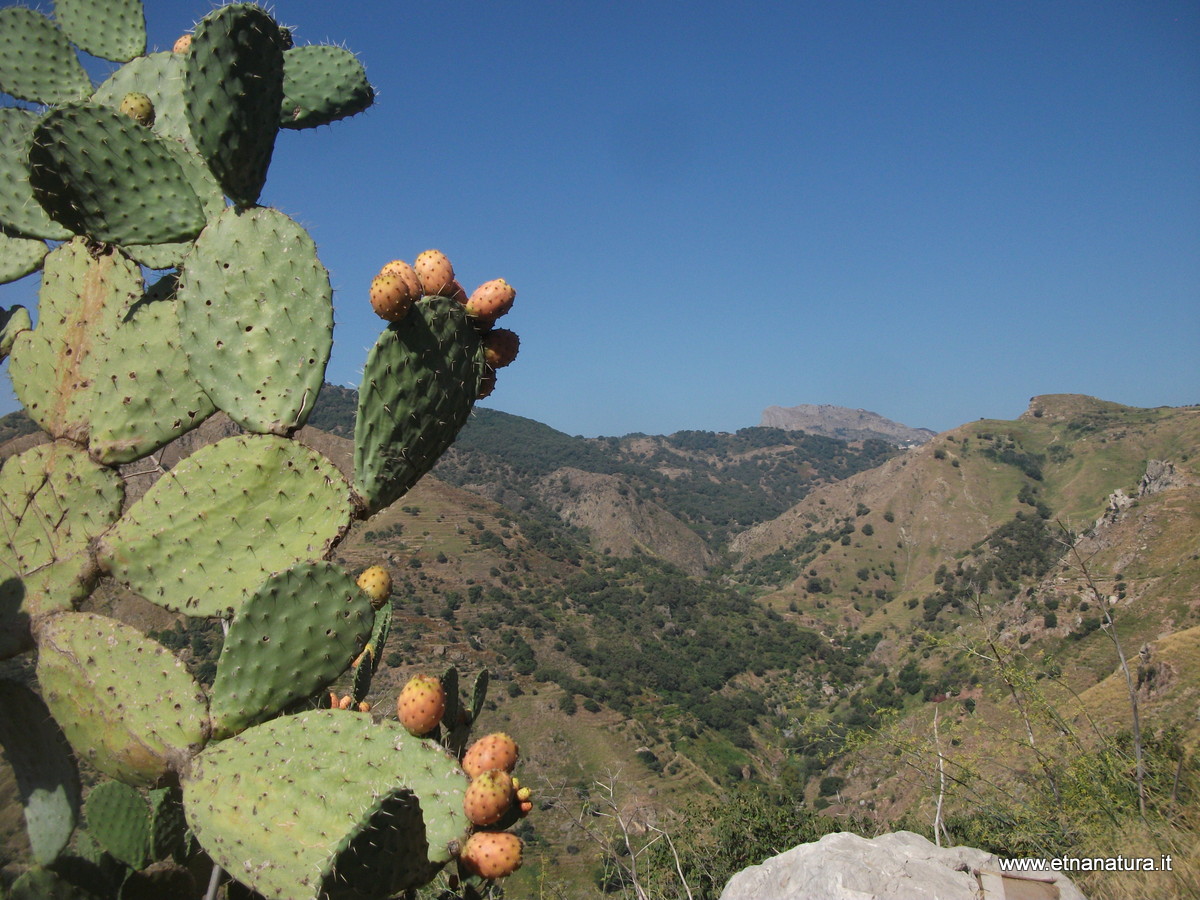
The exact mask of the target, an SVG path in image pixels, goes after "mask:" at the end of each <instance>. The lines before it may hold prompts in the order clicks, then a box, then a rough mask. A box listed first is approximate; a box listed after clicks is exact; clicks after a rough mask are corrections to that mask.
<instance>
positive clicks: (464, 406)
mask: <svg viewBox="0 0 1200 900" xmlns="http://www.w3.org/2000/svg"><path fill="white" fill-rule="evenodd" d="M77 50H82V51H85V52H87V53H89V54H92V55H94V56H98V57H101V58H104V59H107V60H111V61H113V62H114V63H121V65H120V66H119V67H118V68H117V69H116V71H114V72H113V73H112V74H111V75H110V76H109V77H108V78H107V80H105V82H104V83H103V84H101V85H99V86H95V85H93V84H92V83H91V81H90V78H89V76H88V75H87V73H86V71H85V70H84V68H83V66H82V65H81V64H80V61H79V57H78V54H77ZM0 91H2V92H4V93H6V94H8V95H10V96H11V97H13V98H16V99H17V100H19V101H22V102H26V103H29V104H38V105H41V106H42V107H44V109H43V110H42V111H38V110H33V109H26V108H18V107H16V106H14V107H6V108H0V257H2V258H3V261H2V262H0V281H11V280H15V279H17V278H21V277H24V276H26V275H28V274H30V273H33V272H36V271H38V270H41V273H42V274H41V287H40V291H39V298H38V307H39V308H38V316H37V319H38V323H37V327H36V328H35V327H34V326H33V320H32V318H31V316H30V315H29V312H28V311H26V310H25V309H23V308H21V307H14V308H13V309H11V310H0V358H3V357H8V358H9V360H10V373H11V376H12V379H13V385H14V388H15V391H16V393H17V396H18V398H19V399H20V401H21V402H22V404H23V405H24V406H25V408H26V409H27V411H28V413H29V414H30V416H31V417H32V418H33V419H34V420H35V422H36V423H37V424H38V425H39V426H40V427H41V428H42V429H43V431H44V432H45V433H46V437H47V442H46V443H43V444H42V445H40V446H35V447H33V448H32V449H31V450H27V451H26V452H24V453H21V454H19V455H17V456H14V457H12V458H11V459H9V460H8V461H6V463H5V464H4V466H3V469H2V470H0V494H2V495H3V498H2V499H3V503H0V530H2V532H3V535H4V538H3V542H2V543H0V658H8V657H12V656H16V655H18V654H21V653H25V652H27V651H29V650H31V649H34V648H36V650H37V665H36V677H37V691H36V692H34V691H30V690H28V689H26V688H24V687H22V686H19V685H16V684H13V683H8V682H3V683H0V702H2V703H3V705H4V707H5V716H4V718H3V721H0V743H2V744H3V746H4V750H5V755H6V757H7V758H8V759H9V761H10V763H11V764H12V765H13V767H14V769H15V771H16V776H17V783H18V787H19V791H20V793H21V799H22V802H23V803H24V804H25V808H26V821H27V830H28V832H29V836H30V842H31V847H32V856H33V859H32V863H33V865H32V867H31V868H30V869H29V870H28V871H27V872H26V873H24V874H23V875H22V876H21V878H20V879H19V880H18V882H17V883H16V884H15V885H14V886H13V893H12V896H50V895H53V896H96V897H109V896H112V897H116V896H118V895H121V896H126V895H130V894H131V893H132V892H134V891H135V890H140V891H143V892H145V891H150V892H153V891H155V890H157V891H159V892H160V895H163V896H165V895H167V894H170V895H171V896H185V895H194V896H199V893H200V889H199V888H198V887H197V886H196V885H195V884H194V883H193V881H192V874H191V872H190V871H189V870H186V869H178V868H177V869H176V870H173V871H168V870H167V869H163V868H160V866H168V868H169V865H168V863H169V860H170V859H171V858H173V857H174V858H183V857H184V856H186V855H188V854H192V856H193V859H192V860H191V861H192V862H193V863H194V862H195V859H194V856H195V854H197V853H203V854H206V855H207V856H208V857H209V858H210V859H211V860H214V861H215V862H216V863H217V864H218V865H219V866H221V867H224V868H225V869H227V870H228V872H229V874H230V876H231V877H233V878H235V879H237V880H238V881H240V882H242V883H243V884H244V885H245V886H246V887H248V888H250V889H252V890H255V891H258V892H260V893H263V894H269V895H270V896H276V897H284V898H296V900H301V898H316V897H347V898H349V897H354V898H373V897H380V898H382V897H385V896H389V895H391V894H394V893H396V892H398V891H404V890H408V889H410V888H414V887H418V886H421V885H423V884H426V883H428V882H429V881H430V880H431V879H432V878H433V877H434V876H435V875H436V874H437V872H438V871H439V870H440V869H441V868H442V867H443V866H445V865H446V864H447V863H448V862H450V861H451V860H452V859H453V858H454V857H455V856H456V855H457V854H458V853H459V852H460V851H461V848H462V847H463V846H464V845H465V843H466V841H467V838H468V836H469V834H470V832H471V830H472V826H471V824H470V822H469V821H468V819H467V816H466V815H465V813H464V808H463V800H464V796H465V794H466V792H467V790H468V785H469V781H468V779H467V776H466V775H465V774H464V773H463V771H462V769H461V768H460V767H459V765H458V759H459V758H460V757H461V755H462V753H463V751H464V749H465V747H466V745H467V742H468V735H469V732H470V726H471V723H472V722H473V721H474V718H475V717H476V715H477V713H478V711H479V709H480V708H481V706H482V703H483V699H484V696H485V693H486V688H487V677H486V673H482V674H481V675H480V677H479V678H478V680H477V681H476V684H475V691H474V696H473V700H472V704H471V706H470V707H465V706H464V705H463V704H462V703H461V700H460V698H459V696H458V677H457V673H456V672H453V671H452V672H450V673H447V674H446V676H445V678H444V681H445V682H446V684H447V685H448V686H449V687H450V688H451V691H452V696H451V697H450V698H449V699H448V701H447V708H448V710H449V712H450V713H451V715H449V716H448V717H447V720H446V721H445V727H444V728H441V727H438V726H437V725H436V723H435V725H434V730H433V733H432V735H431V736H430V737H426V738H423V739H418V738H415V737H412V736H410V735H409V734H408V733H407V732H406V731H405V729H404V728H403V727H402V726H401V725H400V724H399V723H398V722H396V721H394V720H392V721H377V720H376V719H375V718H374V717H372V716H371V715H370V714H369V713H368V712H367V711H366V710H369V708H370V705H369V704H368V703H367V702H366V697H367V696H368V694H369V691H370V684H371V677H372V675H373V674H374V672H375V669H376V667H377V665H378V660H379V659H380V657H381V654H382V651H383V645H384V642H385V641H386V640H387V636H388V632H389V630H390V628H391V625H392V615H391V612H392V607H391V603H390V598H389V596H388V594H389V589H390V577H388V576H387V573H386V572H373V573H372V576H371V578H370V579H369V580H368V581H366V582H364V583H362V584H361V586H360V584H359V583H356V580H355V578H354V576H353V575H351V574H350V573H348V572H346V571H344V570H342V569H341V568H340V567H339V566H338V565H336V564H335V563H333V562H332V561H331V560H332V557H333V553H334V549H335V548H336V547H337V545H338V543H339V542H340V541H341V540H342V539H343V538H344V537H345V535H346V533H347V531H348V530H349V528H350V526H351V524H352V522H353V521H354V520H355V519H362V518H365V517H366V516H367V515H369V514H371V513H373V512H375V511H377V510H379V509H381V508H383V507H385V506H387V505H389V504H390V503H392V502H394V501H395V500H396V499H398V498H399V497H400V496H401V495H403V494H404V492H405V491H407V490H408V489H409V488H410V487H411V486H412V485H413V484H414V483H415V482H416V481H417V479H419V478H420V477H421V475H423V474H424V473H425V472H426V471H428V470H429V468H431V467H432V466H433V464H434V463H435V462H436V461H437V458H438V457H439V456H440V455H441V453H442V452H443V451H444V450H445V449H446V447H447V446H449V444H450V443H451V442H452V441H453V440H454V438H455V435H456V434H457V432H458V430H459V428H461V426H462V425H463V423H464V422H465V421H466V418H467V416H468V415H469V414H470V411H471V408H472V405H473V404H474V402H475V399H476V398H477V397H478V395H479V393H480V386H481V384H483V383H485V382H487V383H490V380H491V379H492V377H493V376H494V368H496V367H499V366H500V365H503V364H504V361H501V358H500V357H497V356H496V355H495V353H493V355H492V356H491V357H489V358H485V355H484V349H483V348H484V343H485V336H486V334H487V332H488V331H489V330H490V329H491V323H492V321H493V320H494V318H495V317H496V316H497V315H498V314H499V313H498V312H496V310H495V309H494V308H493V307H488V308H487V309H485V310H483V311H480V312H474V313H472V314H468V313H469V311H468V310H466V309H465V308H464V306H463V303H464V302H465V301H466V295H465V293H464V292H463V291H462V289H461V287H460V286H459V285H458V283H457V282H456V281H455V280H454V279H453V270H452V269H450V268H449V263H448V261H445V263H444V267H443V268H445V269H446V271H447V272H448V273H449V274H448V275H447V277H445V278H442V279H441V282H440V283H438V284H436V285H434V284H433V283H432V280H430V283H429V284H428V285H423V284H422V281H421V279H420V277H419V275H418V273H417V270H416V269H414V268H412V267H405V268H404V269H403V271H404V272H405V274H406V276H407V280H406V292H407V293H406V295H405V304H404V305H405V313H404V314H403V315H401V314H400V309H399V307H398V306H397V307H393V306H389V307H388V309H389V315H390V316H392V317H393V318H394V319H395V321H392V322H391V323H390V324H388V325H387V326H386V327H384V328H383V331H382V334H381V335H380V338H379V340H378V342H377V343H376V346H375V348H374V349H372V350H371V352H370V354H369V356H368V358H367V361H366V365H365V368H364V381H363V386H362V389H361V391H360V402H359V411H358V423H357V427H356V432H355V468H354V472H353V474H352V476H350V477H346V476H343V475H342V474H341V472H339V471H338V469H337V468H335V467H334V466H333V464H332V463H331V462H330V461H329V460H327V459H325V458H324V457H323V456H321V455H320V454H318V453H316V452H314V451H312V450H310V449H308V448H307V447H305V446H303V445H302V444H300V443H299V442H298V441H297V440H295V438H294V435H295V433H296V432H297V430H298V429H300V428H301V426H303V425H304V423H305V420H306V419H307V417H308V415H309V413H310V412H311V410H312V408H313V403H314V401H315V399H316V396H317V393H318V392H319V391H320V389H321V385H322V384H323V381H324V372H325V366H326V363H327V361H328V359H329V352H330V347H331V343H332V336H333V308H332V300H331V290H330V283H329V276H328V273H327V272H326V271H325V268H324V266H323V265H322V264H321V262H320V260H319V258H318V256H317V250H316V247H315V245H314V244H313V242H312V239H311V238H310V237H309V235H308V233H307V232H306V231H305V230H304V229H303V228H302V227H301V226H300V225H298V224H297V223H296V222H294V221H292V220H291V219H289V218H288V217H286V216H284V215H283V214H282V213H280V212H278V211H277V210H273V209H270V208H266V207H263V206H260V205H258V198H259V195H260V193H261V191H262V189H263V186H264V184H265V181H266V178H267V173H268V169H269V166H270V162H271V158H272V155H273V153H274V150H275V145H276V140H277V138H278V136H279V134H280V133H281V130H292V129H301V128H313V127H317V126H321V125H326V124H329V123H331V122H335V121H338V120H340V119H343V118H345V117H348V116H353V115H355V114H356V113H358V112H361V111H362V110H364V109H366V108H367V107H368V106H370V105H371V104H372V102H373V101H374V92H373V90H372V88H371V86H370V84H369V82H368V81H367V80H366V74H365V72H364V71H363V68H362V66H361V64H360V63H359V62H358V60H357V59H356V58H355V57H354V55H353V54H352V53H350V52H349V51H348V50H345V49H343V48H340V47H334V46H325V45H319V46H301V47H296V46H293V45H292V40H291V34H290V32H289V31H288V30H287V29H284V28H281V27H280V26H279V25H278V24H277V23H276V22H275V21H274V19H273V18H272V17H271V15H270V14H269V13H268V12H267V11H266V10H264V9H263V8H261V7H259V6H256V5H253V4H249V3H232V4H229V5H226V6H221V7H219V8H217V9H214V10H213V11H212V12H210V13H209V14H208V15H206V16H205V17H204V18H203V19H202V20H201V21H200V22H199V24H198V25H197V27H196V29H195V32H194V34H193V35H191V36H190V38H189V40H187V41H181V42H180V43H179V44H177V46H176V48H175V49H174V51H173V52H156V53H149V54H147V53H146V26H145V16H144V10H143V7H142V3H141V2H140V0H57V2H56V4H55V17H54V19H50V18H48V17H46V16H44V15H42V14H41V13H38V12H35V11H32V10H29V9H25V8H23V7H20V6H11V7H8V8H5V9H0ZM230 202H231V203H232V205H229V203H230ZM47 242H56V243H55V246H54V249H51V245H50V244H48V243H47ZM441 259H442V260H444V257H442V258H441ZM428 263H429V260H428V259H427V258H425V257H423V258H422V259H421V267H422V268H423V269H424V270H425V271H426V275H427V279H432V277H433V275H432V271H433V269H432V268H430V266H429V264H428ZM405 266H406V264H405ZM142 267H147V268H151V269H158V270H171V271H169V272H168V273H167V274H166V275H165V276H164V277H162V278H161V279H160V280H159V281H157V282H155V283H154V284H151V285H147V284H146V283H145V282H144V280H143V274H142V273H143V268H142ZM435 268H436V267H435ZM506 302H511V298H509V299H508V300H507V301H506ZM507 335H508V333H504V334H500V333H497V334H496V335H495V336H493V338H492V339H491V340H490V342H489V343H490V344H491V345H496V344H497V343H498V342H504V341H507V342H508V343H511V342H512V340H514V339H515V337H514V338H508V336H507ZM217 411H220V412H223V413H225V414H226V415H227V416H228V417H229V418H230V419H232V420H233V422H234V423H236V425H237V426H239V428H240V430H241V431H242V432H243V433H241V434H237V435H235V436H233V437H227V438H225V439H224V440H221V441H218V442H216V443H214V444H210V445H209V446H206V447H203V448H202V449H200V450H198V451H196V452H195V453H193V454H192V455H191V456H189V457H187V458H186V459H185V460H183V461H182V462H180V463H178V464H177V465H174V466H173V467H171V469H170V471H169V473H167V474H168V477H159V478H158V479H157V481H156V482H155V483H154V484H153V485H152V486H150V488H149V489H148V490H146V491H145V492H144V493H140V492H132V491H131V495H130V496H129V497H126V496H125V491H124V480H123V478H122V475H121V473H120V472H119V471H118V468H117V467H118V466H119V465H122V464H126V463H131V462H137V461H139V460H145V459H146V458H147V457H151V456H152V454H155V453H157V452H158V451H160V450H162V449H163V448H164V447H166V445H167V444H168V443H170V442H171V441H173V440H175V439H176V438H178V437H179V436H181V435H183V434H185V433H186V432H188V431H190V430H192V429H194V428H196V427H198V426H199V425H200V424H201V423H202V422H204V421H205V420H206V419H207V418H208V417H209V416H211V415H213V414H214V413H215V412H217ZM154 465H155V466H157V471H158V472H159V473H160V474H161V473H163V469H162V467H161V466H158V464H157V461H155V463H154ZM98 585H112V586H119V587H122V588H124V589H126V590H129V591H132V592H134V593H136V594H139V595H140V596H141V597H143V598H145V599H146V600H148V601H150V602H151V603H154V604H157V605H158V606H159V607H161V608H162V609H164V610H166V611H168V612H170V613H174V614H176V615H180V616H189V617H193V618H200V619H221V620H223V622H224V625H225V628H226V630H227V634H226V636H225V640H224V645H223V648H222V650H221V653H220V656H219V658H218V660H217V662H216V671H215V680H213V681H212V683H211V685H209V684H207V683H206V682H202V681H201V680H198V679H197V678H196V677H193V675H192V674H191V673H190V672H189V671H188V669H187V668H186V666H185V665H184V660H183V659H181V658H180V657H179V656H177V655H175V654H174V653H172V652H171V651H170V650H168V649H167V647H166V646H164V645H163V644H162V643H161V642H159V641H157V640H154V639H153V638H151V637H150V636H148V635H146V634H143V633H142V632H141V631H140V630H139V629H138V628H135V627H133V626H132V625H130V624H127V623H125V622H122V621H118V620H117V619H116V618H112V617H109V616H105V615H100V614H98V613H96V612H92V611H83V610H82V609H81V608H80V607H81V604H82V603H83V602H84V601H85V600H87V599H88V598H89V596H91V595H92V594H93V592H94V591H95V590H96V588H97V586H98ZM347 673H349V677H350V680H351V683H352V688H351V690H352V694H349V695H347V696H345V697H343V698H342V700H337V698H336V696H334V697H333V698H332V700H330V699H329V696H330V695H329V691H328V688H329V686H330V685H331V684H333V683H334V682H335V681H336V680H338V679H339V678H342V677H343V676H345V675H346V674H347ZM318 698H324V700H323V702H322V701H321V700H319V699H318ZM320 706H326V707H329V706H334V707H337V708H325V709H320V708H318V707H320ZM356 709H357V711H355V710H356ZM10 713H11V715H10ZM285 714H286V715H285ZM80 759H83V760H86V761H87V762H88V763H89V764H90V766H91V767H92V768H93V769H95V770H97V771H99V772H100V773H102V775H103V776H104V777H105V778H106V779H107V780H102V781H101V782H100V783H99V784H97V785H96V786H94V787H92V788H91V789H90V791H86V792H85V791H82V790H81V788H80V785H79V776H78V770H77V767H76V763H77V760H80ZM314 798H317V800H316V801H315V800H314ZM81 811H82V813H83V818H84V819H86V830H85V828H84V827H83V826H82V825H81V824H80V822H79V819H80V813H81ZM280 823H286V827H284V826H281V824H280ZM508 837H510V838H511V837H512V836H511V835H509V836H508ZM513 840H515V838H513ZM197 841H198V845H199V849H197V847H196V842H197ZM507 844H509V845H511V844H512V841H507ZM69 846H73V848H74V853H75V856H74V857H73V858H72V859H71V861H70V862H71V864H70V865H57V864H56V862H62V860H61V859H60V857H61V856H62V855H63V854H64V853H66V852H68V850H67V848H68V847H69ZM506 852H507V853H508V854H509V857H511V855H512V851H511V849H510V850H508V851H506ZM517 856H518V858H519V845H518V850H517ZM152 862H153V863H155V865H153V866H151V865H149V864H150V863H152ZM52 865H54V868H50V866H52ZM164 873H165V874H164ZM168 885H169V887H168ZM181 892H182V893H181Z"/></svg>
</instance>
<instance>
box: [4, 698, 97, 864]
mask: <svg viewBox="0 0 1200 900" xmlns="http://www.w3.org/2000/svg"><path fill="white" fill-rule="evenodd" d="M0 709H3V710H4V715H2V716H0V747H3V748H4V755H5V756H6V757H7V758H8V763H9V765H10V766H12V769H13V774H14V776H15V777H16V782H17V792H18V794H19V795H20V798H21V803H22V805H23V806H24V807H25V830H26V832H27V833H28V834H29V844H30V848H31V849H32V851H33V859H34V861H35V862H37V863H38V864H39V865H43V866H46V865H49V864H50V863H52V862H54V860H55V859H56V858H57V857H58V855H59V853H61V852H62V850H63V848H65V847H66V846H67V842H68V841H69V840H70V839H71V832H72V831H73V830H74V828H75V820H76V818H77V817H78V815H79V793H80V784H79V771H78V770H77V769H76V767H75V757H74V756H72V755H71V748H70V745H69V744H68V743H67V739H66V738H65V737H64V736H63V733H62V730H61V729H59V727H58V725H57V724H56V723H55V721H54V719H52V718H51V717H50V710H48V709H47V708H46V704H45V703H43V702H42V699H41V698H40V697H38V696H37V694H35V693H34V692H33V691H31V690H30V689H29V688H27V687H25V686H24V685H23V684H17V683H16V682H12V681H0Z"/></svg>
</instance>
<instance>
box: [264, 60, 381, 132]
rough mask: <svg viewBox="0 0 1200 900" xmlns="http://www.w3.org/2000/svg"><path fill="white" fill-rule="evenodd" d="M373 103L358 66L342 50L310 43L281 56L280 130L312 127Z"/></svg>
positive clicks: (356, 111) (366, 82)
mask: <svg viewBox="0 0 1200 900" xmlns="http://www.w3.org/2000/svg"><path fill="white" fill-rule="evenodd" d="M374 102H375V90H374V89H373V88H372V87H371V84H370V82H368V81H367V73H366V72H365V71H363V67H362V63H360V62H359V61H358V57H356V56H355V55H354V54H353V53H351V52H350V51H349V50H347V49H345V48H344V47H334V46H331V45H329V44H312V45H310V46H307V47H293V48H292V49H291V50H288V51H287V52H286V53H285V54H283V109H282V111H281V113H280V119H279V124H280V127H282V128H315V127H316V126H318V125H328V124H329V123H330V122H336V121H337V120H338V119H344V118H346V117H347V116H353V115H355V114H357V113H360V112H362V111H363V110H364V109H366V108H367V107H368V106H370V105H371V104H372V103H374Z"/></svg>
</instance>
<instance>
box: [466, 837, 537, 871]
mask: <svg viewBox="0 0 1200 900" xmlns="http://www.w3.org/2000/svg"><path fill="white" fill-rule="evenodd" d="M521 846H522V845H521V839H520V838H519V837H517V836H516V835H515V834H509V833H508V832H507V831H477V832H475V833H474V834H472V835H471V836H470V837H469V838H467V842H466V844H464V845H463V849H462V852H461V853H460V854H459V857H458V859H459V862H461V863H462V864H463V865H464V866H466V867H467V869H468V870H469V871H471V872H472V873H474V874H475V875H478V876H479V877H481V878H503V877H504V876H506V875H511V874H512V873H513V872H515V871H517V869H519V868H521Z"/></svg>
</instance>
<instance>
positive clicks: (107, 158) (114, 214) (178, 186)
mask: <svg viewBox="0 0 1200 900" xmlns="http://www.w3.org/2000/svg"><path fill="white" fill-rule="evenodd" d="M29 168H30V184H31V185H32V186H33V193H34V196H35V197H36V198H37V200H38V202H39V203H41V204H42V206H43V207H44V208H45V210H46V212H48V213H49V214H50V217H51V218H53V219H54V220H55V221H57V222H59V223H61V224H63V225H65V226H66V227H67V228H69V229H70V230H71V231H73V232H75V233H77V234H86V235H90V236H91V237H92V238H94V239H95V240H98V241H107V242H111V243H116V244H160V243H166V242H168V241H183V240H190V239H191V238H193V237H195V236H196V235H197V234H199V233H200V229H202V228H203V227H204V223H205V215H204V205H203V204H202V203H201V202H200V198H199V197H197V196H196V191H195V189H194V188H193V187H192V182H191V179H189V178H188V175H187V173H186V172H185V171H184V169H183V166H182V165H181V164H180V162H179V159H178V158H177V156H176V154H175V153H172V152H171V148H170V147H169V146H168V145H167V144H166V143H165V142H164V141H163V140H161V139H160V138H159V137H158V136H157V135H156V134H155V133H154V132H153V131H152V130H150V129H149V128H146V127H144V126H142V125H139V124H138V123H137V122H135V121H134V120H133V119H131V118H130V117H129V116H126V115H123V114H122V113H120V112H119V111H117V110H115V109H113V108H112V107H110V106H106V105H105V104H103V103H79V104H72V105H70V106H63V107H59V108H58V109H54V110H51V111H50V112H49V113H48V114H47V115H46V117H45V118H44V119H42V121H41V122H40V123H39V124H38V127H37V128H36V129H35V130H34V133H33V142H32V144H31V146H30V150H29Z"/></svg>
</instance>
